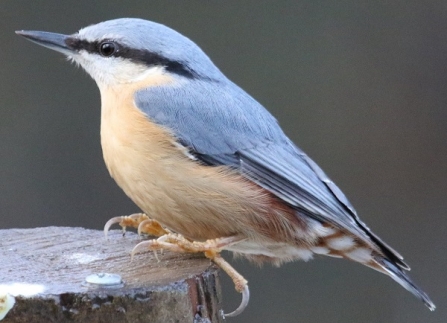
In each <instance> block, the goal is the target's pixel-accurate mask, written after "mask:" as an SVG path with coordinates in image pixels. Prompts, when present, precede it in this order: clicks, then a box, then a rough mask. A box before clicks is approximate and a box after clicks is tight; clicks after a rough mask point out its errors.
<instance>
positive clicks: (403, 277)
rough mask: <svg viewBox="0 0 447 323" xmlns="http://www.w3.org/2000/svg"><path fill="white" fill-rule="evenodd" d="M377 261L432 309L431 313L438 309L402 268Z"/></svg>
mask: <svg viewBox="0 0 447 323" xmlns="http://www.w3.org/2000/svg"><path fill="white" fill-rule="evenodd" d="M376 261H377V263H379V264H380V265H381V266H382V268H383V269H384V270H385V271H386V272H387V273H388V275H389V276H390V277H391V278H393V279H394V280H395V281H396V282H398V283H399V284H400V285H402V286H403V287H404V288H405V289H406V290H408V291H409V292H410V293H412V294H413V295H414V296H416V297H417V298H419V299H420V300H421V301H422V302H423V303H424V304H425V305H426V306H427V307H428V308H429V309H430V311H434V310H435V309H436V306H435V304H434V303H433V302H432V300H431V299H430V297H428V295H427V294H426V293H425V292H424V291H422V290H421V289H420V288H419V287H418V286H416V285H415V284H414V283H413V281H412V280H411V279H410V277H409V276H408V275H407V274H406V273H405V272H404V271H403V270H402V269H401V268H399V266H397V265H395V264H394V263H392V262H391V261H389V260H387V259H384V258H379V259H377V258H376Z"/></svg>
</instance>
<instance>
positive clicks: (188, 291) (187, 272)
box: [0, 227, 223, 323]
mask: <svg viewBox="0 0 447 323" xmlns="http://www.w3.org/2000/svg"><path fill="white" fill-rule="evenodd" d="M139 241H141V239H140V238H139V237H138V236H137V235H136V234H134V233H131V232H128V233H126V235H125V236H124V237H123V236H122V233H121V231H118V230H112V231H110V232H109V238H108V239H107V240H106V239H105V237H104V234H103V232H102V231H97V230H86V229H83V228H65V227H46V228H36V229H9V230H0V300H1V299H2V298H1V297H2V296H4V297H3V299H6V298H9V299H10V300H15V304H14V305H13V307H12V308H11V309H10V310H9V312H8V313H7V314H6V316H5V318H4V319H3V321H2V323H3V322H7V323H12V322H33V323H40V322H45V323H47V322H61V323H63V322H84V323H97V322H98V323H99V322H104V323H115V322H133V323H138V322H145V323H147V322H151V323H157V322H160V323H169V322H178V323H184V322H185V323H221V322H223V319H222V315H221V302H220V300H221V294H220V284H219V280H218V276H217V268H216V267H215V266H214V265H212V264H211V263H210V261H209V260H208V259H206V258H204V257H203V256H201V255H191V254H176V253H171V252H164V253H163V254H160V253H159V254H158V258H159V259H160V261H157V259H156V258H155V256H154V253H153V252H147V253H141V254H138V255H136V256H135V257H134V259H133V261H132V262H131V261H130V251H131V250H132V248H133V247H134V246H135V245H136V244H137V243H138V242H139ZM101 273H107V274H116V275H119V276H120V277H121V278H122V283H120V282H119V279H118V283H117V284H113V285H110V286H105V285H103V284H102V283H103V281H101V279H104V278H105V277H108V276H104V275H102V274H101ZM98 274H99V275H98ZM89 275H93V276H90V278H91V277H93V278H95V276H97V278H98V279H99V280H100V283H101V284H99V285H98V284H95V283H87V282H86V278H87V277H88V276H89ZM112 278H113V276H112ZM111 283H113V282H111ZM115 283H116V282H115ZM11 296H13V297H11ZM5 297H6V298H5ZM1 305H2V303H1V301H0V308H1ZM0 317H1V316H0Z"/></svg>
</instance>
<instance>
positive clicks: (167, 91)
mask: <svg viewBox="0 0 447 323" xmlns="http://www.w3.org/2000/svg"><path fill="white" fill-rule="evenodd" d="M17 33H18V34H19V35H21V36H24V37H25V38H27V39H29V40H31V41H34V42H36V43H38V44H40V45H43V46H45V47H48V48H51V49H53V50H56V51H58V52H61V53H63V54H65V55H66V56H68V57H69V58H70V59H71V60H72V61H74V62H76V63H77V64H79V65H81V66H82V67H83V68H84V69H85V70H86V71H87V72H88V73H89V74H90V75H91V76H92V77H93V79H94V80H95V81H96V83H97V85H98V87H99V90H100V92H101V102H102V105H101V145H102V150H103V156H104V160H105V163H106V166H107V168H108V170H109V172H110V175H111V176H112V177H113V178H114V179H115V181H116V182H117V184H118V185H119V186H120V187H121V188H122V189H123V190H124V192H125V193H126V194H127V195H128V196H129V197H130V198H131V199H132V200H133V201H134V202H135V204H137V205H138V206H139V207H140V208H141V209H142V210H143V212H144V213H145V214H136V215H132V216H130V217H117V218H113V219H111V220H110V221H109V222H108V223H107V225H106V227H105V231H106V232H107V230H108V229H109V227H110V226H111V225H112V224H113V223H120V224H121V225H122V226H123V227H125V226H135V227H139V232H145V233H149V234H152V235H156V236H159V238H157V239H155V240H149V241H143V242H141V243H140V244H139V245H137V246H136V248H135V249H134V251H138V250H141V249H144V248H147V249H150V250H156V249H168V250H173V251H178V252H203V253H204V254H205V255H206V256H207V257H208V258H210V259H212V260H213V261H214V262H215V263H216V264H218V265H219V266H221V267H222V269H223V270H224V271H225V272H227V273H228V274H229V275H230V276H231V278H232V279H233V281H234V283H235V285H236V289H237V290H238V291H239V292H242V294H243V301H242V304H241V305H240V307H239V308H238V309H237V310H236V311H234V312H233V313H230V314H227V316H232V315H237V314H239V313H240V312H241V311H242V310H243V309H244V308H245V306H246V305H247V303H248V299H249V292H248V286H247V281H246V280H245V279H244V278H243V277H242V276H241V275H240V274H238V273H237V272H236V271H235V270H234V269H233V268H232V267H231V266H230V265H229V264H228V263H227V262H226V261H225V260H224V259H223V258H222V257H221V256H220V252H221V251H222V250H230V251H233V252H234V253H237V254H242V255H244V256H245V257H247V258H248V259H250V260H253V261H256V262H272V263H274V264H281V263H283V262H287V261H291V260H295V259H303V260H309V259H311V258H312V256H313V255H314V254H320V255H327V256H333V257H341V258H346V259H350V260H353V261H356V262H359V263H361V264H364V265H366V266H369V267H371V268H373V269H375V270H378V271H380V272H382V273H384V274H386V275H388V276H390V277H391V278H393V279H394V280H395V281H397V282H398V283H399V284H401V285H402V286H403V287H404V288H406V289H407V290H409V291H410V292H411V293H413V294H414V295H415V296H416V297H418V298H419V299H421V300H422V301H423V302H424V303H425V304H426V305H427V306H428V307H429V308H430V309H431V310H433V309H435V305H434V304H433V303H432V301H431V300H430V298H429V297H428V296H427V295H426V294H425V293H424V292H423V291H422V290H421V289H419V287H417V286H416V285H415V284H414V283H413V282H412V281H411V280H410V278H409V277H408V276H407V274H406V273H405V270H408V269H409V267H408V266H407V264H406V263H405V262H404V261H403V258H402V256H401V255H399V253H397V252H396V251H395V250H393V249H392V248H391V247H390V246H388V245H387V244H386V243H385V242H383V241H382V240H381V239H380V238H379V237H378V236H377V235H375V234H374V233H373V232H371V231H370V229H369V228H368V227H367V226H366V225H365V224H364V223H363V222H362V221H361V220H360V219H359V217H358V216H357V213H356V211H355V210H354V208H353V207H352V205H351V204H350V203H349V201H348V199H347V198H346V197H345V195H344V194H343V193H342V192H341V190H340V189H339V188H338V187H337V186H336V185H335V184H334V183H333V182H332V181H331V180H330V179H329V178H328V177H327V176H326V174H325V173H324V172H323V171H322V170H321V169H320V167H318V166H317V164H316V163H315V162H313V161H312V160H311V159H310V158H309V157H308V156H307V155H306V154H305V153H304V152H303V151H302V150H301V149H300V148H298V147H297V146H296V145H295V144H294V143H293V142H292V141H291V140H290V139H289V138H288V137H287V136H286V135H285V134H284V132H283V131H282V130H281V128H280V126H279V125H278V123H277V121H276V119H275V118H274V117H273V116H272V115H271V114H270V113H269V112H268V111H267V110H266V109H265V108H264V107H263V106H262V105H261V104H259V103H258V102H257V101H256V100H254V99H253V98H252V97H251V96H250V95H248V94H247V93H246V92H244V90H242V89H241V88H239V87H238V86H237V85H235V84H234V83H233V82H231V81H230V80H229V79H228V78H226V77H225V75H223V74H222V72H221V71H220V70H219V69H218V68H217V67H216V66H215V65H214V64H213V62H212V61H211V60H210V59H209V58H208V56H207V55H206V54H205V53H204V52H203V51H202V50H201V49H200V48H199V47H198V46H197V45H196V44H195V43H193V42H192V41H191V40H189V39H188V38H186V37H185V36H182V35H181V34H179V33H178V32H176V31H174V30H172V29H170V28H168V27H166V26H163V25H161V24H158V23H155V22H150V21H146V20H142V19H131V18H123V19H116V20H110V21H106V22H101V23H99V24H96V25H92V26H89V27H86V28H83V29H81V30H80V31H79V32H78V33H75V34H73V35H61V34H55V33H48V32H41V31H18V32H17Z"/></svg>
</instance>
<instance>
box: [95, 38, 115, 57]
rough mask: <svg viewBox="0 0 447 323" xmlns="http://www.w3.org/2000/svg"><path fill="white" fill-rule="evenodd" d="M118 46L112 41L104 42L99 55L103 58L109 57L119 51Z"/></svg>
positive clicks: (100, 46)
mask: <svg viewBox="0 0 447 323" xmlns="http://www.w3.org/2000/svg"><path fill="white" fill-rule="evenodd" d="M117 48H118V46H117V45H116V44H115V43H113V42H110V41H107V42H103V43H101V44H100V45H99V53H100V54H101V56H104V57H109V56H112V55H113V54H114V53H115V52H116V51H117Z"/></svg>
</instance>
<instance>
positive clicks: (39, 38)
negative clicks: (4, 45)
mask: <svg viewBox="0 0 447 323" xmlns="http://www.w3.org/2000/svg"><path fill="white" fill-rule="evenodd" d="M16 34H17V35H20V36H23V37H25V38H26V39H28V40H30V41H32V42H33V43H36V44H39V45H41V46H44V47H48V48H49V49H53V50H55V51H57V52H61V53H62V54H65V55H73V54H74V53H75V50H74V49H72V48H70V46H69V45H68V42H67V40H68V39H69V38H70V36H68V35H62V34H56V33H49V32H45V31H28V30H18V31H16Z"/></svg>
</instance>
